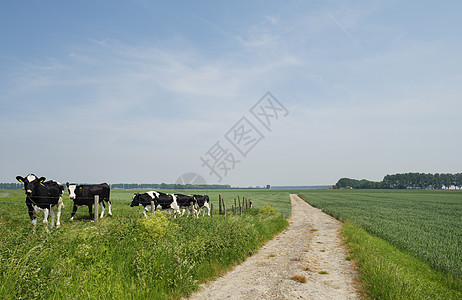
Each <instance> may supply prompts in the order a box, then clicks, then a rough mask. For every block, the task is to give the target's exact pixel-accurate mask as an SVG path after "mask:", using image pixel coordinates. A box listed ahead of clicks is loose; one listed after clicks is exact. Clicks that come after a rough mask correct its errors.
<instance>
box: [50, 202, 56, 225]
mask: <svg viewBox="0 0 462 300" xmlns="http://www.w3.org/2000/svg"><path fill="white" fill-rule="evenodd" d="M55 209H56V207H55V206H50V215H51V227H53V226H55Z"/></svg>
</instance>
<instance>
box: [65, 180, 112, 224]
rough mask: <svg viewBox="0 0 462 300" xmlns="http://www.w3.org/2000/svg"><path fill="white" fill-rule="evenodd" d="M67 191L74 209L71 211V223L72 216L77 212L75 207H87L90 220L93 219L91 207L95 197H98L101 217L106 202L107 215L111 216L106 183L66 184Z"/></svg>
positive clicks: (108, 191)
mask: <svg viewBox="0 0 462 300" xmlns="http://www.w3.org/2000/svg"><path fill="white" fill-rule="evenodd" d="M66 186H67V189H68V190H69V198H70V199H72V200H74V208H73V209H72V215H71V221H72V220H74V215H75V213H76V212H77V207H79V206H88V212H89V214H90V218H91V219H93V212H92V207H93V204H94V203H95V195H98V196H99V204H100V205H101V216H100V218H102V217H103V216H104V210H105V208H106V205H105V203H104V202H107V203H108V205H109V215H110V216H112V211H111V200H110V199H109V194H110V188H109V185H108V184H107V183H101V184H90V185H77V184H74V183H69V182H67V183H66Z"/></svg>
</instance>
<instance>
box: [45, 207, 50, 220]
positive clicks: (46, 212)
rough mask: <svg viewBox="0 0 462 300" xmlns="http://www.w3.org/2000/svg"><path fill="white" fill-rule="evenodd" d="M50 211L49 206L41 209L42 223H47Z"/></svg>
mask: <svg viewBox="0 0 462 300" xmlns="http://www.w3.org/2000/svg"><path fill="white" fill-rule="evenodd" d="M49 212H50V207H47V208H44V209H43V224H45V223H48V214H49Z"/></svg>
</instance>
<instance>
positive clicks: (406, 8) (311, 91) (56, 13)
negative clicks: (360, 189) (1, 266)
mask: <svg viewBox="0 0 462 300" xmlns="http://www.w3.org/2000/svg"><path fill="white" fill-rule="evenodd" d="M1 6H2V9H1V10H0V43H1V47H0V66H1V68H0V107H1V110H0V134H1V137H2V147H0V149H1V150H0V165H1V171H0V182H13V181H14V178H15V176H16V175H22V176H25V175H27V174H28V173H35V174H36V175H38V176H45V177H47V178H50V179H57V180H60V181H63V182H66V181H72V182H95V183H96V182H103V181H106V182H109V183H117V182H138V183H150V182H155V183H161V182H175V181H176V180H177V178H178V177H179V176H181V175H182V174H184V173H188V172H195V173H198V174H200V175H202V176H203V177H204V178H205V180H206V181H207V182H209V183H215V182H218V181H219V178H218V176H216V174H215V173H213V172H212V170H215V171H216V172H217V173H220V174H221V181H220V183H226V184H231V185H233V186H250V185H251V186H255V185H266V184H270V185H315V184H335V182H336V181H337V180H338V179H339V178H341V177H352V178H358V179H361V178H366V179H370V180H381V179H382V178H383V176H384V175H386V174H392V173H399V172H429V173H437V172H439V173H444V172H448V173H457V172H461V169H462V160H461V159H460V149H462V141H461V139H460V138H459V129H460V128H461V127H462V121H461V120H462V118H461V117H460V115H461V113H460V111H461V108H462V101H461V99H460V97H461V95H462V93H461V92H462V85H461V84H460V83H461V81H462V68H461V66H462V56H461V55H460V53H462V52H461V50H462V49H461V41H462V40H461V39H460V37H461V36H462V32H461V31H462V24H461V23H462V21H461V19H460V16H459V13H460V11H461V9H462V3H460V2H459V1H445V2H444V3H436V2H431V1H406V2H405V3H403V2H402V1H226V2H225V1H169V2H167V1H148V0H145V1H143V0H139V1H117V2H116V1H73V2H63V1H5V2H4V3H2V5H1ZM268 91H269V92H270V93H271V94H272V95H274V97H275V98H276V99H277V100H278V101H279V103H280V104H281V105H282V106H283V107H284V108H285V109H286V110H287V111H288V114H287V115H279V116H278V118H277V119H276V117H274V118H273V119H272V121H273V122H272V123H271V128H270V129H271V130H268V129H266V128H265V127H264V126H263V125H262V124H261V123H259V122H258V120H257V119H256V118H255V117H254V116H253V115H252V114H251V113H250V111H249V110H250V109H251V108H252V107H253V106H254V105H255V104H256V103H257V102H258V101H259V100H260V99H261V98H262V97H263V96H264V95H265V94H266V92H268ZM243 117H245V118H247V120H248V121H249V123H251V124H252V125H253V126H254V127H255V130H256V131H258V132H260V134H261V136H262V137H263V138H262V139H261V140H260V139H258V143H257V144H255V145H254V147H252V149H251V151H249V152H248V153H247V155H245V156H243V155H242V154H240V153H239V152H238V151H236V148H235V147H234V146H233V145H232V144H231V143H230V142H229V141H228V140H226V137H225V134H226V133H227V132H229V131H230V130H231V129H233V128H236V127H233V126H235V125H237V122H238V121H239V120H241V118H243ZM256 131H254V132H256ZM248 141H251V138H249V139H248ZM217 142H218V143H219V145H220V146H221V147H222V150H223V151H225V152H223V156H222V159H223V158H228V159H226V160H225V161H223V160H221V161H220V162H218V163H217V164H216V165H215V169H212V168H208V167H207V166H205V165H203V161H202V160H201V158H207V156H209V158H211V155H210V153H212V152H213V151H212V150H213V149H214V148H213V146H214V145H216V143H217ZM224 153H226V155H224ZM215 154H216V153H215ZM229 155H231V156H229ZM229 158H233V160H230V159H229ZM216 162H217V161H216ZM220 163H222V164H221V165H220ZM220 166H221V167H223V168H221V167H220ZM225 166H227V168H228V169H227V170H225Z"/></svg>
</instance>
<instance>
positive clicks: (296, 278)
mask: <svg viewBox="0 0 462 300" xmlns="http://www.w3.org/2000/svg"><path fill="white" fill-rule="evenodd" d="M290 279H292V280H294V281H297V282H300V283H306V281H307V280H306V276H305V275H300V274H294V275H292V276H291V277H290Z"/></svg>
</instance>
